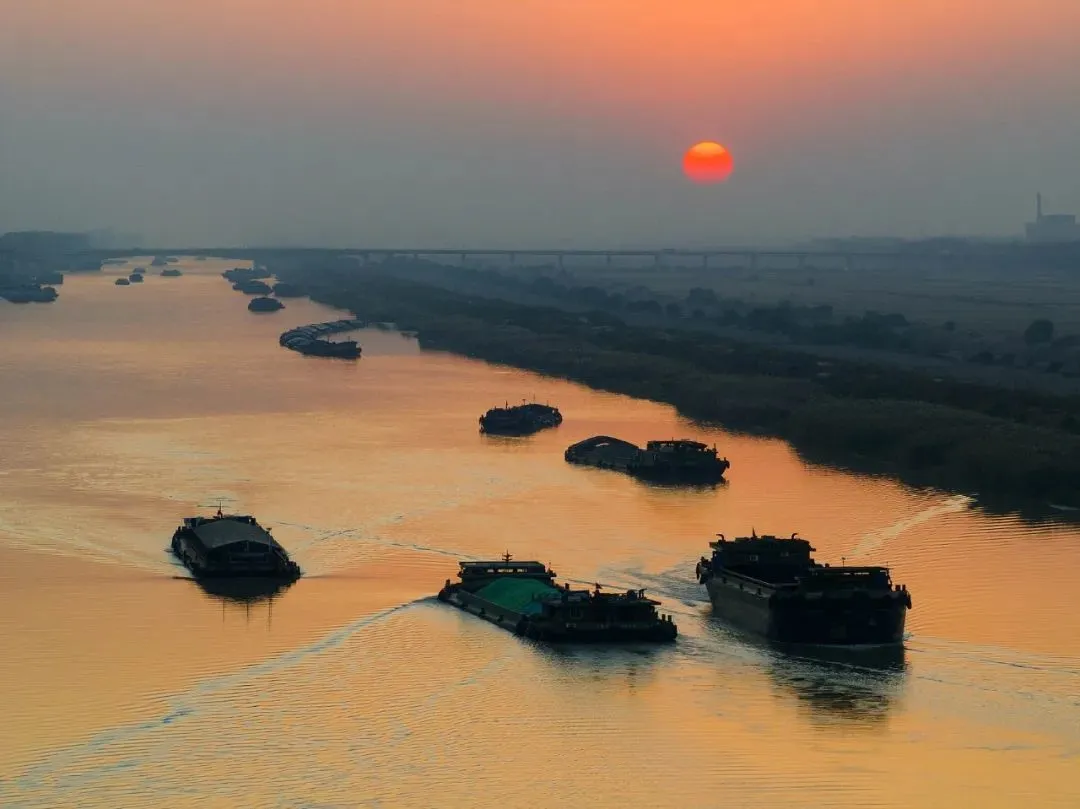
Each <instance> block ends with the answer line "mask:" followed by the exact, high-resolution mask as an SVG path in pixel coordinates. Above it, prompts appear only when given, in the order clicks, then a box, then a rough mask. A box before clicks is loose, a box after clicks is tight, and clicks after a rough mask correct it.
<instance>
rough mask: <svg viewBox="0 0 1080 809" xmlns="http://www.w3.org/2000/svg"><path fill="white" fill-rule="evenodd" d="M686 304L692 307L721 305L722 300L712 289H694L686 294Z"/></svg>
mask: <svg viewBox="0 0 1080 809" xmlns="http://www.w3.org/2000/svg"><path fill="white" fill-rule="evenodd" d="M686 302H687V303H688V304H690V305H691V306H698V307H702V306H703V307H709V306H719V305H720V300H719V299H718V298H717V297H716V293H715V292H713V291H712V290H711V289H705V288H704V287H694V288H693V289H691V290H690V291H689V292H688V293H686Z"/></svg>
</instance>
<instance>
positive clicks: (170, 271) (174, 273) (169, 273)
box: [161, 267, 183, 278]
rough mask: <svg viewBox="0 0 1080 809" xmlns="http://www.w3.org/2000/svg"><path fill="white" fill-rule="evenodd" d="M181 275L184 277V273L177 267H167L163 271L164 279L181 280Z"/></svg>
mask: <svg viewBox="0 0 1080 809" xmlns="http://www.w3.org/2000/svg"><path fill="white" fill-rule="evenodd" d="M181 275H183V273H182V272H180V270H178V269H176V267H166V268H165V269H164V270H162V271H161V276H162V277H163V278H179V277H180V276H181Z"/></svg>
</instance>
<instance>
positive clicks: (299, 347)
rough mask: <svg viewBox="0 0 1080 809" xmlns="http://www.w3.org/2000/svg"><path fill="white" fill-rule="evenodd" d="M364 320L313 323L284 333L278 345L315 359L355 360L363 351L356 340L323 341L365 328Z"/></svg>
mask: <svg viewBox="0 0 1080 809" xmlns="http://www.w3.org/2000/svg"><path fill="white" fill-rule="evenodd" d="M365 325H366V324H365V323H364V321H362V320H350V319H345V320H332V321H330V322H329V323H313V324H311V325H310V326H300V327H298V328H295V329H289V330H288V331H287V332H283V333H282V335H281V336H280V337H279V338H278V345H281V346H284V347H285V348H287V349H289V350H290V351H296V352H297V353H299V354H307V355H310V356H313V357H337V358H339V359H346V360H355V359H358V358H359V357H360V354H361V352H362V350H363V349H361V348H360V345H359V344H358V343H357V342H356V341H355V340H339V341H334V340H323V339H321V338H323V337H324V336H326V335H330V334H335V333H337V332H344V331H356V330H357V329H362V328H364V326H365Z"/></svg>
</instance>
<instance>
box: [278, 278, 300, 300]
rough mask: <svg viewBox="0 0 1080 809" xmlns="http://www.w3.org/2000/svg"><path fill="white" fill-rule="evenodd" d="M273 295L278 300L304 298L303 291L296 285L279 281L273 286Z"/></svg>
mask: <svg viewBox="0 0 1080 809" xmlns="http://www.w3.org/2000/svg"><path fill="white" fill-rule="evenodd" d="M274 295H275V296H276V297H278V298H302V297H304V291H303V290H302V289H300V287H298V286H296V284H289V283H286V282H284V281H279V282H278V283H276V284H274Z"/></svg>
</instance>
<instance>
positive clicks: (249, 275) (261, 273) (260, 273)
mask: <svg viewBox="0 0 1080 809" xmlns="http://www.w3.org/2000/svg"><path fill="white" fill-rule="evenodd" d="M221 277H222V278H224V279H226V280H228V281H232V282H233V283H234V284H238V283H241V282H244V281H256V280H259V279H261V278H269V277H270V271H269V270H268V269H266V268H265V267H233V268H232V269H231V270H225V271H224V272H223V273H222V274H221Z"/></svg>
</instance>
